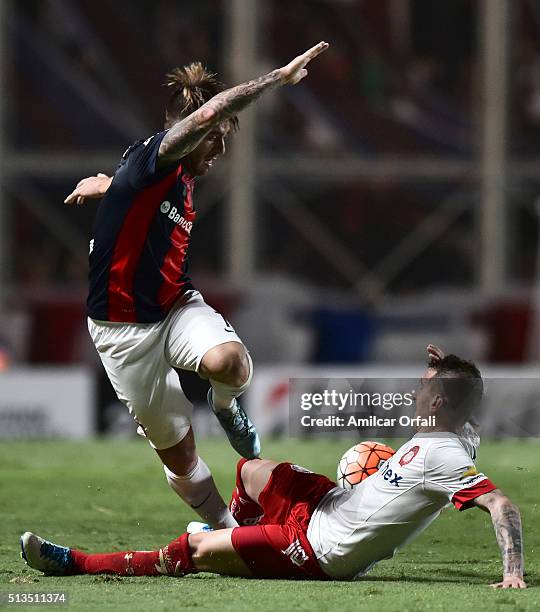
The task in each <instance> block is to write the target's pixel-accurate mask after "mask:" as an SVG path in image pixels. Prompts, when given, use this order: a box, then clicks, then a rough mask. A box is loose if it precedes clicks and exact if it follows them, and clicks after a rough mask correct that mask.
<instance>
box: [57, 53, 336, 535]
mask: <svg viewBox="0 0 540 612" xmlns="http://www.w3.org/2000/svg"><path fill="white" fill-rule="evenodd" d="M327 48H328V44H327V43H325V42H321V43H319V44H317V45H315V46H314V47H312V48H311V49H309V50H308V51H306V52H305V53H303V54H302V55H299V56H298V57H296V58H295V59H294V60H292V61H291V62H290V63H289V64H287V65H286V66H284V67H283V68H278V69H276V70H273V71H272V72H270V73H269V74H267V75H265V76H261V77H259V78H258V79H255V80H253V81H249V82H246V83H243V84H241V85H237V86H236V87H232V88H231V89H227V90H224V88H223V86H222V85H221V84H220V83H219V82H218V81H217V80H216V79H215V75H213V74H211V73H209V72H208V71H207V70H206V69H205V68H203V66H202V65H201V64H200V63H194V64H190V65H189V66H184V67H183V68H176V69H175V70H173V72H172V73H171V74H170V75H168V76H169V79H170V80H169V83H168V85H169V87H170V89H171V94H170V99H169V102H168V104H167V108H166V114H165V119H166V121H165V129H164V131H162V132H160V133H159V134H155V135H154V136H151V137H150V138H147V139H146V140H144V141H143V140H141V141H138V142H136V143H135V144H133V145H132V146H130V147H129V148H128V149H127V151H126V152H125V153H124V156H123V157H122V160H121V162H120V165H119V166H118V168H117V170H116V173H115V175H114V177H112V178H109V177H107V176H106V175H103V174H100V175H97V176H95V177H89V178H87V179H83V180H82V181H80V183H79V184H78V185H77V187H76V188H75V190H74V191H73V192H72V193H71V194H70V195H69V196H68V197H67V198H66V202H67V203H77V204H82V203H83V202H84V201H85V199H86V198H92V197H103V199H102V201H101V203H100V206H99V208H98V211H97V215H96V219H95V222H94V227H93V229H92V239H91V240H90V274H89V278H90V290H89V295H88V302H87V306H88V309H87V310H88V328H89V331H90V335H91V337H92V340H93V342H94V344H95V346H96V349H97V351H98V353H99V356H100V358H101V361H102V363H103V366H104V368H105V370H106V372H107V375H108V376H109V379H110V381H111V383H112V386H113V387H114V390H115V391H116V394H117V395H118V398H119V399H120V400H121V401H122V402H124V403H125V404H126V405H127V407H128V408H129V411H130V413H131V415H132V416H133V418H134V419H135V421H136V422H137V423H138V425H139V432H140V433H142V434H143V435H145V436H146V438H147V439H148V441H149V442H150V444H151V445H152V447H153V448H154V449H155V450H156V452H157V454H158V455H159V457H160V458H161V460H162V462H163V464H164V468H165V473H166V476H167V480H168V482H169V484H170V485H171V487H172V488H173V490H174V491H175V492H176V493H177V494H178V495H179V496H180V497H181V498H182V499H183V500H184V501H185V502H186V503H187V504H189V505H190V506H191V507H192V508H194V509H196V511H197V512H198V513H199V515H200V516H201V517H202V518H203V519H204V520H205V521H207V522H208V523H210V524H211V525H212V526H213V527H216V528H222V527H233V526H235V525H236V524H237V523H236V521H235V520H234V519H233V517H232V515H231V513H230V512H229V510H228V508H227V506H226V504H225V503H224V502H223V500H222V499H221V497H220V495H219V493H218V491H217V489H216V486H215V484H214V481H213V479H212V476H211V474H210V471H209V469H208V467H207V466H206V464H205V463H204V461H203V460H202V459H201V458H200V457H199V456H198V453H197V450H196V447H195V441H194V437H193V431H192V429H191V412H192V405H191V403H190V402H189V401H188V399H187V398H186V397H185V395H184V393H183V391H182V387H181V385H180V381H179V379H178V376H177V374H176V372H175V369H183V370H191V371H194V372H197V373H198V374H199V375H200V376H201V377H203V378H206V379H209V381H210V385H211V388H210V391H209V395H208V401H209V404H210V406H211V407H212V409H213V410H214V412H215V414H216V416H217V418H218V420H219V422H220V423H221V425H222V426H223V428H224V429H225V431H226V433H227V436H228V438H229V440H230V442H231V444H232V446H233V448H234V449H235V450H236V451H237V452H238V453H239V454H240V455H242V456H243V457H247V458H255V457H258V456H259V454H260V441H259V437H258V435H257V432H256V430H255V427H254V425H253V424H252V423H251V421H250V420H249V418H248V416H247V415H246V413H245V412H244V410H243V409H242V407H241V406H240V405H239V404H238V402H237V401H236V398H237V397H238V396H239V395H240V394H241V393H243V392H244V391H245V390H246V389H247V387H248V386H249V383H250V381H251V376H252V362H251V358H250V357H249V354H248V352H247V351H246V349H245V347H244V345H243V344H242V341H241V340H240V338H239V337H238V336H237V335H236V332H235V331H234V329H233V328H232V327H231V325H230V324H229V323H228V322H227V321H226V320H225V319H224V318H223V317H222V316H221V315H220V314H219V313H218V312H216V311H215V310H214V309H213V308H211V307H210V306H208V305H207V304H206V303H205V301H204V299H203V298H202V296H201V294H200V293H199V292H198V291H196V290H195V289H194V287H193V286H192V284H191V281H190V278H189V276H188V274H187V250H188V246H189V240H190V235H191V230H192V227H193V223H194V221H195V216H196V212H195V210H194V206H193V189H194V182H195V178H196V177H200V176H203V175H204V174H206V173H207V172H208V171H209V170H210V168H211V167H212V164H213V162H214V161H215V159H216V158H217V157H219V156H220V155H223V153H224V152H225V138H226V136H227V134H228V132H229V130H230V129H231V128H232V129H235V128H236V127H237V126H238V120H237V114H238V113H239V112H240V111H241V110H242V109H244V108H245V107H246V106H248V105H249V104H251V103H252V102H254V101H255V100H256V99H257V98H258V97H259V96H260V95H262V94H263V93H265V92H267V91H270V90H272V89H274V88H276V87H278V86H281V85H286V84H292V85H294V84H296V83H298V82H299V81H301V80H302V79H303V78H304V77H305V76H306V75H307V70H306V65H307V64H308V63H309V62H310V61H311V60H313V59H314V58H315V57H317V56H318V55H319V54H320V53H322V52H323V51H325V50H326V49H327Z"/></svg>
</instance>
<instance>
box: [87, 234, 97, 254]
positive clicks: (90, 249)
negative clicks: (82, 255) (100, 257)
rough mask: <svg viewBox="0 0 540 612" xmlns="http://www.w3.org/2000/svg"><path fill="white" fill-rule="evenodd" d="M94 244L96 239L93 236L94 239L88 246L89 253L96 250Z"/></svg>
mask: <svg viewBox="0 0 540 612" xmlns="http://www.w3.org/2000/svg"><path fill="white" fill-rule="evenodd" d="M94 244H95V240H94V239H93V238H92V240H90V246H89V248H88V255H92V251H93V250H94Z"/></svg>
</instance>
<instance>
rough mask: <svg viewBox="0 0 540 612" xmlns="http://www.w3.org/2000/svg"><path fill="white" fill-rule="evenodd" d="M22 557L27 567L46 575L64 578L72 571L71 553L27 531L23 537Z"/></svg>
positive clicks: (67, 549)
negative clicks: (63, 576)
mask: <svg viewBox="0 0 540 612" xmlns="http://www.w3.org/2000/svg"><path fill="white" fill-rule="evenodd" d="M21 557H22V558H23V559H24V560H25V561H26V563H27V565H29V566H30V567H32V568H33V569H36V570H39V571H41V572H43V573H44V574H49V575H53V576H62V575H64V574H68V573H70V571H71V568H72V566H73V562H72V559H71V551H70V549H69V548H66V547H65V546H58V545H57V544H53V543H52V542H49V541H48V540H44V539H43V538H40V537H39V536H38V535H36V534H35V533H32V532H31V531H27V532H25V533H23V534H22V536H21Z"/></svg>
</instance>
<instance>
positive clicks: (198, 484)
mask: <svg viewBox="0 0 540 612" xmlns="http://www.w3.org/2000/svg"><path fill="white" fill-rule="evenodd" d="M163 469H164V470H165V476H166V477H167V482H168V483H169V485H170V486H171V488H172V489H173V491H174V492H175V493H176V494H177V495H179V496H180V497H181V498H182V499H183V500H184V501H185V502H186V504H188V505H189V506H191V508H193V510H195V512H197V514H198V515H199V516H200V517H201V518H202V519H203V521H204V522H205V523H208V524H209V525H210V526H211V527H213V528H214V529H226V528H227V527H238V523H237V522H236V521H235V520H234V518H233V516H232V514H231V513H230V512H229V508H227V506H226V504H225V502H224V501H223V499H222V498H221V495H220V494H219V492H218V490H217V488H216V485H215V483H214V479H213V478H212V474H211V473H210V470H209V469H208V466H207V465H206V463H205V462H204V461H203V460H202V459H201V458H200V457H199V458H198V460H197V465H196V466H195V467H194V468H193V469H192V470H191V472H190V473H189V474H186V475H185V476H178V475H177V474H175V473H174V472H172V471H171V470H170V469H169V468H168V467H167V466H166V465H164V466H163Z"/></svg>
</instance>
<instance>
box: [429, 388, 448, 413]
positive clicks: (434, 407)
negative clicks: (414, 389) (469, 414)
mask: <svg viewBox="0 0 540 612" xmlns="http://www.w3.org/2000/svg"><path fill="white" fill-rule="evenodd" d="M445 403H446V400H445V398H444V397H443V396H442V395H440V394H439V393H437V394H436V395H435V396H434V397H433V399H432V400H431V406H430V412H432V413H433V414H437V412H439V410H440V409H441V408H442V407H443V406H444V404H445Z"/></svg>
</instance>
